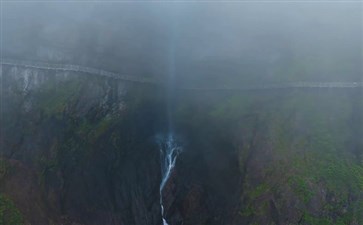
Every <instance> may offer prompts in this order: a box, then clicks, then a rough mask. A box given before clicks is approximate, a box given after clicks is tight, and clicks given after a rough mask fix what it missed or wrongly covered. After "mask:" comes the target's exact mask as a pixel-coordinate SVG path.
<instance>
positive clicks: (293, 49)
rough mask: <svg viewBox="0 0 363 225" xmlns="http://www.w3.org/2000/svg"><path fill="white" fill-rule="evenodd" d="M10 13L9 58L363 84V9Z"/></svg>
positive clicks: (6, 31)
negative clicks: (358, 82)
mask: <svg viewBox="0 0 363 225" xmlns="http://www.w3.org/2000/svg"><path fill="white" fill-rule="evenodd" d="M3 7H4V8H3V15H2V19H3V21H2V23H3V33H2V35H1V36H2V38H3V47H4V49H3V55H4V57H11V58H14V57H15V58H22V59H28V60H42V61H61V62H67V63H74V64H85V65H89V66H93V67H99V68H102V69H107V70H111V71H117V72H120V73H128V74H131V75H135V76H167V74H168V73H169V72H170V68H168V66H170V61H171V60H170V59H171V57H173V58H172V60H175V71H176V72H175V73H176V74H177V76H178V77H183V78H184V79H186V80H193V79H196V80H198V79H201V80H203V79H204V78H205V77H209V78H211V80H215V81H217V82H227V80H228V79H232V80H233V79H237V80H238V79H240V78H241V80H259V79H261V78H263V79H267V80H286V79H287V80H289V79H295V80H296V79H297V80H298V79H300V78H301V80H309V79H310V80H311V79H315V78H318V79H328V78H329V77H330V78H332V79H341V80H344V79H347V80H354V79H359V77H361V74H362V31H363V27H362V23H363V22H362V21H363V16H362V14H363V12H362V11H363V6H362V2H336V3H334V2H327V1H326V2H320V3H319V2H258V3H256V2H254V3H253V2H199V3H198V2H183V1H180V2H174V3H173V2H160V1H159V2H119V3H115V2H106V3H105V2H98V3H90V2H88V3H87V2H83V3H82V2H58V3H35V2H29V3H25V2H17V3H11V2H4V3H3ZM171 49H174V50H173V51H170V50H171ZM171 55H172V56H171ZM299 77H300V78H299Z"/></svg>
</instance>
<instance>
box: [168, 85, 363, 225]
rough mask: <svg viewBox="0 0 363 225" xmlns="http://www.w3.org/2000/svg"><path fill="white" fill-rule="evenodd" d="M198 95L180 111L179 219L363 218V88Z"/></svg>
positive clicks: (175, 213)
mask: <svg viewBox="0 0 363 225" xmlns="http://www.w3.org/2000/svg"><path fill="white" fill-rule="evenodd" d="M195 96H196V95H195V93H193V94H191V95H190V96H187V97H186V98H185V100H182V101H181V103H180V108H179V110H178V112H179V114H178V115H179V117H178V118H179V127H181V132H184V134H185V136H186V140H188V143H187V146H188V147H187V148H186V149H187V150H186V151H185V152H184V153H183V155H182V156H181V158H179V165H178V171H177V173H176V174H175V177H174V183H173V184H174V185H170V191H169V192H170V193H171V194H169V195H170V196H172V197H170V198H169V199H170V202H169V211H168V212H170V213H169V214H168V216H169V219H170V220H171V221H173V222H172V224H208V225H211V224H215V225H217V224H229V225H237V224H238V225H240V224H286V225H287V224H361V223H362V219H363V217H362V215H363V211H362V210H363V207H362V206H363V205H362V204H363V196H362V193H363V192H362V191H363V186H362V184H363V183H362V181H363V176H362V175H363V167H362V166H363V164H362V154H363V150H362V138H361V137H362V130H363V120H362V117H363V114H362V104H363V103H362V102H361V97H362V92H361V90H358V89H357V90H340V91H339V90H333V89H330V90H329V89H328V90H324V89H317V90H309V91H307V90H280V91H258V92H254V91H252V92H244V93H229V94H223V93H218V94H214V93H207V94H204V95H199V97H195ZM183 222H184V223H183Z"/></svg>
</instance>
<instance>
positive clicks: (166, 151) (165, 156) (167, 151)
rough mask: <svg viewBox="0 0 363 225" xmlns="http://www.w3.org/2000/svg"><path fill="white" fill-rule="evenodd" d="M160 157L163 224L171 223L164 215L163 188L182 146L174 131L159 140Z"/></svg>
mask: <svg viewBox="0 0 363 225" xmlns="http://www.w3.org/2000/svg"><path fill="white" fill-rule="evenodd" d="M159 146H160V158H161V182H160V189H159V190H160V207H161V216H162V220H163V225H169V224H168V223H167V221H166V219H165V217H164V216H165V215H164V204H163V194H162V192H163V190H164V187H165V185H166V183H167V181H168V180H169V177H170V174H171V173H172V171H173V168H174V166H175V162H176V159H177V157H178V155H179V153H180V152H181V150H182V148H181V146H180V145H179V144H178V142H177V141H176V140H175V137H174V135H173V133H168V135H166V136H165V137H162V138H161V139H160V140H159Z"/></svg>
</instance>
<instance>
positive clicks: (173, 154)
mask: <svg viewBox="0 0 363 225" xmlns="http://www.w3.org/2000/svg"><path fill="white" fill-rule="evenodd" d="M171 12H172V15H173V16H172V20H171V21H170V22H171V23H170V24H171V31H170V34H171V36H170V41H169V52H168V54H167V56H168V58H167V63H168V71H167V72H168V82H167V83H168V86H167V89H166V92H167V93H166V98H167V99H166V100H167V102H166V104H167V109H166V110H167V124H168V130H167V134H166V135H164V136H163V137H162V138H160V139H159V147H160V161H161V182H160V208H161V217H162V220H163V225H169V224H168V222H167V221H166V219H165V212H164V202H163V190H164V187H165V185H166V183H167V182H168V180H169V177H170V175H171V173H172V172H173V169H174V166H175V163H176V159H177V157H178V155H179V153H180V152H181V150H182V147H181V145H180V144H179V143H178V142H177V140H176V137H175V134H174V126H173V124H174V123H173V109H174V104H175V92H174V90H175V76H176V67H177V66H176V54H175V49H176V42H177V35H176V21H175V20H174V19H175V17H177V16H176V15H177V10H176V8H174V7H173V8H172V10H171Z"/></svg>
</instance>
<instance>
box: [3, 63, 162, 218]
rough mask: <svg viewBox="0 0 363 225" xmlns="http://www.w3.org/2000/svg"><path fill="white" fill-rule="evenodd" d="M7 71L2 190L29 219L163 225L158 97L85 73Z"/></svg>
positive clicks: (124, 83)
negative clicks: (161, 221)
mask: <svg viewBox="0 0 363 225" xmlns="http://www.w3.org/2000/svg"><path fill="white" fill-rule="evenodd" d="M2 69H3V70H2V71H3V74H2V82H3V83H2V86H3V91H2V96H1V98H2V100H3V102H2V113H3V114H2V121H1V128H2V129H1V130H2V132H1V135H2V137H1V151H2V152H1V153H2V158H3V159H2V164H3V165H6V166H3V167H4V172H3V173H2V177H1V193H4V194H5V195H6V196H8V197H9V198H10V199H12V200H13V202H14V203H15V205H16V206H18V208H19V210H20V212H21V213H22V214H23V216H24V219H25V221H26V222H29V223H31V224H39V225H41V224H53V223H67V221H68V222H69V223H70V222H74V221H75V222H77V221H78V222H79V223H81V224H158V223H159V221H160V212H159V211H160V207H159V202H158V200H159V197H158V196H159V187H158V184H159V180H160V178H159V176H160V175H159V171H160V167H159V151H158V149H157V146H156V145H155V143H154V140H153V135H154V134H155V130H156V127H157V126H160V125H159V124H160V123H159V122H158V118H160V117H161V116H162V115H159V111H158V110H159V108H160V107H162V106H160V105H161V104H162V103H161V102H160V101H159V100H154V99H156V98H155V96H157V95H158V93H157V91H156V92H155V90H152V94H150V93H151V91H150V90H148V87H144V86H142V85H141V86H140V85H139V86H138V87H134V86H133V85H132V84H131V83H127V82H122V81H117V80H114V79H107V78H99V77H95V76H92V75H85V74H76V73H73V74H72V73H65V72H52V71H47V70H37V69H24V68H18V67H3V68H2ZM159 99H160V98H159Z"/></svg>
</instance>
